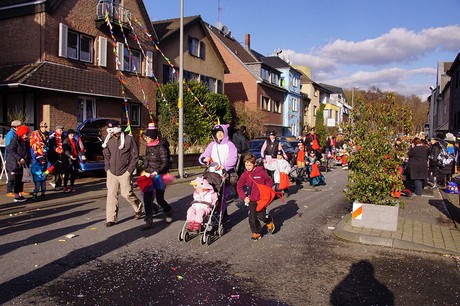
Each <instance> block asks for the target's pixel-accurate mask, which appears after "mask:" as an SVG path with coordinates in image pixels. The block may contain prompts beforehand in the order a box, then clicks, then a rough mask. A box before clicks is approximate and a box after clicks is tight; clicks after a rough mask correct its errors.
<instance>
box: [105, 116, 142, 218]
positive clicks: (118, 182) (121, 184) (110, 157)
mask: <svg viewBox="0 0 460 306" xmlns="http://www.w3.org/2000/svg"><path fill="white" fill-rule="evenodd" d="M102 147H103V148H104V150H103V154H104V163H105V172H107V208H106V219H107V223H106V224H105V226H107V227H110V226H112V225H115V223H116V222H117V218H118V216H117V213H118V191H120V194H121V196H122V197H124V198H125V199H126V200H127V201H128V202H129V203H130V204H131V206H132V207H133V209H134V213H135V214H134V218H135V219H136V220H139V219H141V218H142V203H141V201H140V200H139V199H138V198H137V196H136V195H135V194H134V192H133V188H132V185H131V175H133V173H134V170H136V166H137V161H138V160H139V151H138V148H137V144H136V142H135V141H134V138H133V136H132V135H125V134H124V133H123V132H122V130H121V127H120V126H119V124H118V122H114V121H110V122H109V123H108V128H107V137H106V138H105V141H104V143H103V144H102Z"/></svg>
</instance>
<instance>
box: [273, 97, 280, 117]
mask: <svg viewBox="0 0 460 306" xmlns="http://www.w3.org/2000/svg"><path fill="white" fill-rule="evenodd" d="M273 111H274V112H275V113H278V114H281V101H276V100H275V101H273Z"/></svg>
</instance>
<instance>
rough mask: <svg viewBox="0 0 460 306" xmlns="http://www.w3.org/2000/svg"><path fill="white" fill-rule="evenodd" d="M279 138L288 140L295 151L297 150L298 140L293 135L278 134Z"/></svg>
mask: <svg viewBox="0 0 460 306" xmlns="http://www.w3.org/2000/svg"><path fill="white" fill-rule="evenodd" d="M279 139H280V140H283V141H286V142H289V144H290V145H291V146H292V147H293V148H294V150H295V152H297V150H298V149H299V148H298V146H299V140H298V139H297V138H295V137H294V136H280V137H279Z"/></svg>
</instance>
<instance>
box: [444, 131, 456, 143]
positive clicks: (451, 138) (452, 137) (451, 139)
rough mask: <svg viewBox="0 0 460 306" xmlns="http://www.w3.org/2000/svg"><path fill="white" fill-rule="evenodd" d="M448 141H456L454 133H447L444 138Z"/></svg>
mask: <svg viewBox="0 0 460 306" xmlns="http://www.w3.org/2000/svg"><path fill="white" fill-rule="evenodd" d="M444 140H446V141H455V136H454V134H452V133H447V134H446V138H444Z"/></svg>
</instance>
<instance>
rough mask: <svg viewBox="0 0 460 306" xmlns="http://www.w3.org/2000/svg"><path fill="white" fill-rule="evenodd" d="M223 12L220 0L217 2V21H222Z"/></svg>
mask: <svg viewBox="0 0 460 306" xmlns="http://www.w3.org/2000/svg"><path fill="white" fill-rule="evenodd" d="M221 11H222V7H221V6H220V0H217V21H218V22H219V21H220V12H221Z"/></svg>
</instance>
